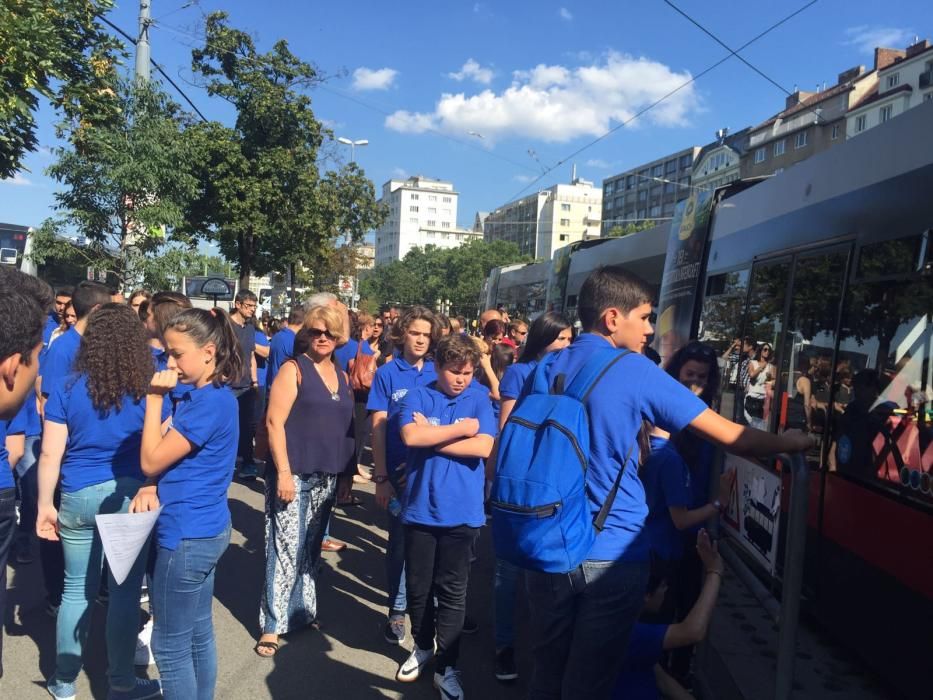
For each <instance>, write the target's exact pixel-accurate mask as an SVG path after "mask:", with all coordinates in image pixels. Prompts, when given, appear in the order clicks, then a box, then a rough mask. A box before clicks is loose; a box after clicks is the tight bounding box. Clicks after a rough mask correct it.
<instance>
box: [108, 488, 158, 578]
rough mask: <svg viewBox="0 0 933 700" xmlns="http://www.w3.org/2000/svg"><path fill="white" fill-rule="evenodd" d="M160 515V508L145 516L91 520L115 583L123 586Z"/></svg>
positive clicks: (110, 516) (114, 516) (125, 514)
mask: <svg viewBox="0 0 933 700" xmlns="http://www.w3.org/2000/svg"><path fill="white" fill-rule="evenodd" d="M161 512H162V506H159V507H158V508H157V509H156V510H150V511H146V512H145V513H112V514H108V515H95V516H94V518H95V520H96V521H97V531H98V532H99V533H100V541H101V543H102V544H103V545H104V556H106V557H107V564H108V565H109V566H110V573H112V574H113V578H114V580H115V581H116V582H117V583H123V581H124V580H125V579H126V577H127V576H128V575H129V573H130V569H132V568H133V564H134V563H135V562H136V558H137V557H138V556H139V553H140V551H141V550H142V548H143V545H144V544H146V539H147V538H148V537H149V533H151V532H152V528H153V527H154V526H155V524H156V520H158V519H159V513H161Z"/></svg>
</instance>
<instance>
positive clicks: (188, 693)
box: [131, 525, 230, 700]
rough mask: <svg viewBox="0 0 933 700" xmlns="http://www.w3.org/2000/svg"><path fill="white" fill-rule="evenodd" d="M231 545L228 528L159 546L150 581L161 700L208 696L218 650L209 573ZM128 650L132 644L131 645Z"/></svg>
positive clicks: (214, 680) (202, 699)
mask: <svg viewBox="0 0 933 700" xmlns="http://www.w3.org/2000/svg"><path fill="white" fill-rule="evenodd" d="M228 544H230V526H229V525H227V527H226V529H225V530H224V531H223V532H222V533H220V534H219V535H217V536H216V537H206V538H202V539H187V540H182V541H181V542H179V543H178V547H177V549H174V550H172V549H166V548H165V547H159V549H158V553H157V554H156V564H155V574H154V576H153V581H152V613H153V616H154V618H155V624H154V627H153V630H152V652H153V654H155V659H156V664H157V665H158V667H159V675H160V676H161V679H162V695H163V696H164V697H165V700H211V698H213V697H214V686H215V685H216V684H217V649H216V647H215V645H214V622H213V619H212V617H211V603H212V602H213V599H214V572H215V571H216V570H217V562H218V561H219V560H220V557H221V555H222V554H223V553H224V551H225V550H226V549H227V545H228ZM131 648H133V647H131Z"/></svg>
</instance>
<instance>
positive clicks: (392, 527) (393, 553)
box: [386, 484, 408, 615]
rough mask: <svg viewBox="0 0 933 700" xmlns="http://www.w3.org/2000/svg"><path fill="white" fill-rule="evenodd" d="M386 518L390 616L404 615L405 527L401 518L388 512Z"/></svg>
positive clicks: (405, 607)
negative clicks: (393, 614) (394, 613)
mask: <svg viewBox="0 0 933 700" xmlns="http://www.w3.org/2000/svg"><path fill="white" fill-rule="evenodd" d="M393 486H395V485H394V484H393ZM395 489H396V493H401V488H400V487H398V486H395ZM386 518H387V519H388V520H387V522H386V531H387V535H388V537H387V542H386V592H387V593H388V594H389V614H390V615H391V614H392V613H393V612H396V613H402V614H404V613H405V611H406V610H407V609H408V594H407V593H406V588H405V526H404V525H403V524H402V519H401V518H397V517H396V516H394V515H392V514H391V513H389V512H388V511H386Z"/></svg>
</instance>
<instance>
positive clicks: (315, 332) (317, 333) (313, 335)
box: [308, 328, 337, 340]
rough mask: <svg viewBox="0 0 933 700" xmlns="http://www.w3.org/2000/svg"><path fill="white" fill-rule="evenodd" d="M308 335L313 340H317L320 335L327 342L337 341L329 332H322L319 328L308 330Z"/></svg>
mask: <svg viewBox="0 0 933 700" xmlns="http://www.w3.org/2000/svg"><path fill="white" fill-rule="evenodd" d="M308 335H310V336H311V338H312V339H313V340H317V339H318V338H320V337H321V336H322V335H323V336H324V337H325V338H327V339H328V340H337V337H336V336H334V335H331V333H330V331H322V330H321V329H320V328H309V329H308Z"/></svg>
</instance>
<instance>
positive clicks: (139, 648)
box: [133, 618, 155, 666]
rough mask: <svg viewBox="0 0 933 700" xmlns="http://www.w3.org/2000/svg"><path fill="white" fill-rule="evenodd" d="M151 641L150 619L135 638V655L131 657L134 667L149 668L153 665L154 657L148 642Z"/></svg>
mask: <svg viewBox="0 0 933 700" xmlns="http://www.w3.org/2000/svg"><path fill="white" fill-rule="evenodd" d="M151 641H152V619H151V618H150V619H149V622H147V623H146V624H145V626H144V627H143V628H142V630H140V632H139V635H138V636H137V637H136V655H135V656H134V657H133V663H134V664H135V665H136V666H151V665H152V664H154V663H155V657H154V656H153V655H152V648H151V647H150V642H151Z"/></svg>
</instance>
